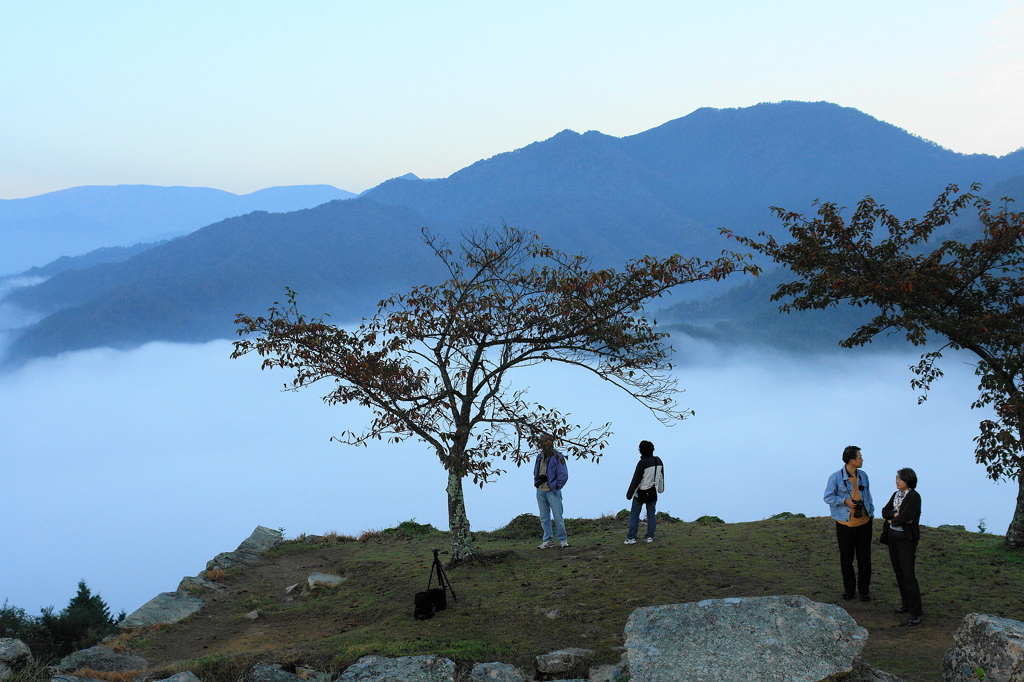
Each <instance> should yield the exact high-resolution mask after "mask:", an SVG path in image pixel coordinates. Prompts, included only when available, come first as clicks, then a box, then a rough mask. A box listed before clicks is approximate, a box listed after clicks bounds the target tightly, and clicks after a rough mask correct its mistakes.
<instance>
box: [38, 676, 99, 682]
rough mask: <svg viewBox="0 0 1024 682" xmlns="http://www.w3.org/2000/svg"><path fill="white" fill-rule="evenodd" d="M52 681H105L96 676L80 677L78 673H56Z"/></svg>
mask: <svg viewBox="0 0 1024 682" xmlns="http://www.w3.org/2000/svg"><path fill="white" fill-rule="evenodd" d="M50 682H103V681H102V680H97V679H96V678H95V677H79V676H77V675H54V676H53V677H51V678H50Z"/></svg>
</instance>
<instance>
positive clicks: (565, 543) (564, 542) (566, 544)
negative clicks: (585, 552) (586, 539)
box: [559, 540, 569, 547]
mask: <svg viewBox="0 0 1024 682" xmlns="http://www.w3.org/2000/svg"><path fill="white" fill-rule="evenodd" d="M559 544H560V545H562V547H568V546H569V541H568V540H562V541H561V542H560V543H559Z"/></svg>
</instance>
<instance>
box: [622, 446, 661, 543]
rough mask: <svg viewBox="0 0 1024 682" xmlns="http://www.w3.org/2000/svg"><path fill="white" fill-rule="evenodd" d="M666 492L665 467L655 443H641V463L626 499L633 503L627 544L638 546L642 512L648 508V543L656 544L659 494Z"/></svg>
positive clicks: (646, 538) (630, 484) (637, 466)
mask: <svg viewBox="0 0 1024 682" xmlns="http://www.w3.org/2000/svg"><path fill="white" fill-rule="evenodd" d="M663 492H665V467H664V465H663V464H662V463H661V458H660V457H656V456H655V455H654V443H652V442H650V441H649V440H642V441H640V461H639V462H637V463H636V469H635V470H634V471H633V480H632V481H630V482H629V489H628V490H627V491H626V499H627V500H632V501H633V507H632V508H631V509H630V511H629V532H628V533H627V534H626V541H625V544H627V545H635V544H636V533H637V530H638V528H639V526H640V510H641V509H642V508H643V507H647V535H646V536H645V537H644V539H645V540H646V541H647V542H654V531H655V527H656V525H657V520H656V518H655V517H656V515H657V503H658V493H663Z"/></svg>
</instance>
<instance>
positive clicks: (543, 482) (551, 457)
mask: <svg viewBox="0 0 1024 682" xmlns="http://www.w3.org/2000/svg"><path fill="white" fill-rule="evenodd" d="M537 444H538V445H539V446H540V452H539V453H537V459H536V461H535V462H534V463H533V487H535V488H536V489H537V507H538V508H539V509H540V527H541V528H542V529H543V531H544V537H543V538H541V543H540V544H539V545H538V546H537V547H538V548H539V549H548V548H549V547H554V546H555V543H554V538H555V536H557V537H558V542H559V544H560V545H561V546H562V547H568V546H569V536H568V535H566V532H565V520H564V519H563V518H562V488H563V487H565V482H566V481H568V480H569V469H568V467H566V465H565V457H563V456H562V453H560V452H559V451H558V450H555V439H554V438H553V437H552V436H550V435H548V434H545V435H543V436H541V437H540V440H539V441H538V443H537ZM552 520H554V522H555V534H554V535H552V533H551V521H552Z"/></svg>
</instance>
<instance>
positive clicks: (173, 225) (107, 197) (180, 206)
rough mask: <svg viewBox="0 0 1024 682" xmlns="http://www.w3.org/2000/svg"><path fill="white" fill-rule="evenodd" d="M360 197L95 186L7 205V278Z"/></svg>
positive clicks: (331, 190) (294, 190)
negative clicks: (69, 259)
mask: <svg viewBox="0 0 1024 682" xmlns="http://www.w3.org/2000/svg"><path fill="white" fill-rule="evenodd" d="M355 196H356V195H355V194H353V193H352V192H346V191H345V190H342V189H338V188H336V187H332V186H331V185H295V186H291V187H269V188H267V189H262V190H259V191H256V192H252V193H250V194H242V195H238V194H232V193H231V192H225V191H223V190H219V189H210V188H207V187H159V186H155V185H109V186H102V185H94V186H82V187H72V188H70V189H64V190H59V191H56V192H48V193H46V194H40V195H38V196H34V197H28V198H25V199H0V240H2V242H3V244H4V249H3V251H2V252H0V275H7V274H14V273H17V272H20V271H22V270H26V269H28V268H30V267H32V266H43V265H45V264H46V263H48V262H49V261H52V260H54V259H56V258H59V257H61V256H78V255H82V254H85V253H87V252H89V251H93V250H94V249H99V248H104V247H113V246H132V245H134V244H137V243H140V242H154V241H158V240H161V239H165V238H168V237H173V236H178V235H181V234H186V233H188V232H191V231H192V230H195V229H198V228H200V227H203V226H204V225H209V224H210V223H213V222H216V221H218V220H222V219H224V218H228V217H231V216H236V215H243V214H246V213H251V212H252V211H270V212H272V213H283V212H289V211H297V210H300V209H303V208H311V207H313V206H318V205H320V204H323V203H326V202H328V201H334V200H335V199H350V198H352V197H355Z"/></svg>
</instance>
